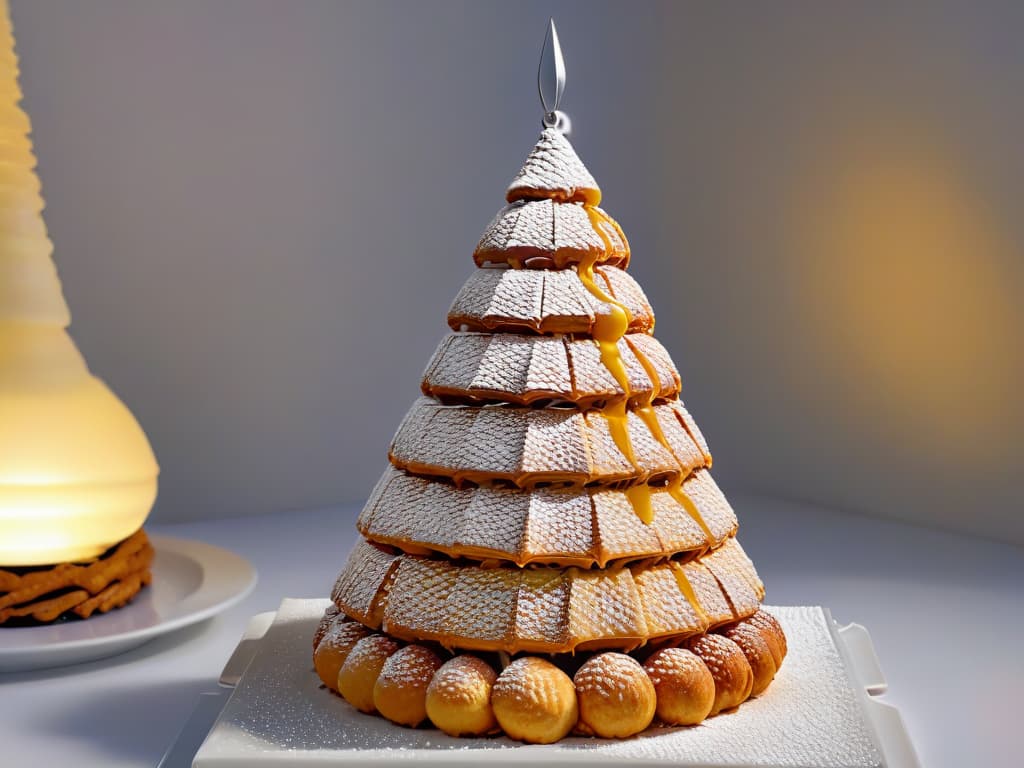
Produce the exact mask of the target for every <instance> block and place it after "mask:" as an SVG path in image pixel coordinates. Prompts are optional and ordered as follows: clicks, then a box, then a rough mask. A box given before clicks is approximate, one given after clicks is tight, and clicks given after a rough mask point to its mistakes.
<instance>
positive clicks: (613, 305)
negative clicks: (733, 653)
mask: <svg viewBox="0 0 1024 768" xmlns="http://www.w3.org/2000/svg"><path fill="white" fill-rule="evenodd" d="M583 209H584V210H585V211H586V212H587V217H588V218H589V219H590V226H591V227H592V228H593V230H594V232H596V233H597V236H598V237H600V238H601V241H602V243H604V247H605V252H606V253H612V250H613V247H612V243H611V239H610V238H609V237H608V234H607V233H606V232H605V231H604V225H609V224H610V225H611V226H613V227H615V229H616V231H617V232H618V233H619V236H620V238H622V241H623V242H625V237H624V235H623V234H622V230H621V229H619V228H618V224H616V223H615V222H613V221H612V220H611V219H610V218H608V217H607V216H603V215H602V214H601V212H600V211H598V210H597V209H596V208H595V207H594V206H592V205H584V206H583ZM598 256H599V254H597V253H594V254H588V255H587V257H586V258H584V259H583V260H581V261H580V262H579V264H578V265H577V268H576V272H577V274H578V275H579V277H580V280H581V281H582V282H583V285H584V287H585V288H586V289H587V291H588V292H589V293H590V294H591V295H592V296H593V297H594V298H596V299H597V300H598V301H601V302H602V303H604V304H605V305H606V306H607V307H608V308H609V311H607V312H605V313H599V314H597V315H596V317H595V318H594V327H593V330H592V335H593V337H594V340H595V341H597V343H598V347H599V348H600V351H601V362H602V363H603V364H604V367H605V368H607V369H608V372H609V373H611V375H612V378H614V379H615V381H616V382H617V383H618V385H619V386H620V387H622V391H623V392H624V393H625V397H623V399H622V400H621V402H619V403H614V404H612V405H609V406H607V407H606V408H604V409H603V410H602V412H601V415H602V416H603V417H604V418H605V420H606V421H607V422H608V430H609V432H610V433H611V436H612V439H613V440H614V441H615V445H616V447H617V448H618V449H619V451H620V452H621V453H622V455H623V456H625V457H626V459H627V460H628V461H629V463H630V464H632V465H633V467H634V468H635V469H637V470H638V471H639V470H640V467H639V466H638V464H637V461H636V454H635V453H634V451H633V442H632V440H631V439H630V436H629V428H628V423H629V422H628V404H629V400H630V398H631V397H632V396H633V395H634V392H633V389H632V387H631V386H630V382H629V375H628V373H627V372H626V364H625V362H624V361H623V360H622V353H621V352H620V351H619V341H620V340H621V339H622V337H623V336H625V335H626V331H627V330H629V323H630V320H631V318H630V314H629V310H628V309H627V308H626V306H625V305H624V304H623V303H622V302H620V301H618V300H616V299H615V298H613V297H612V296H610V295H609V294H608V293H607V292H606V291H604V290H602V289H601V288H600V287H599V286H598V284H597V282H596V280H595V277H594V265H595V264H596V262H597V259H598ZM633 354H634V355H635V356H636V358H637V360H639V361H640V365H641V366H642V367H643V369H644V371H645V372H646V373H647V376H648V378H649V379H650V380H651V385H652V386H651V391H650V394H648V395H645V399H644V400H643V401H642V402H641V403H640V404H638V406H637V408H636V413H637V415H638V416H639V417H640V418H641V419H642V420H643V422H644V424H645V425H646V426H647V428H648V429H649V430H650V432H651V434H652V435H653V436H654V439H655V440H657V441H658V443H660V444H661V445H662V446H663V447H664V448H665V450H667V451H668V452H669V453H670V454H672V453H673V451H672V448H671V446H670V445H669V444H668V440H667V439H666V438H665V433H664V431H663V430H662V428H661V424H659V423H658V417H657V414H655V412H654V407H653V405H652V402H653V400H654V392H655V387H656V386H657V381H658V373H657V371H656V370H655V368H654V365H653V364H652V363H651V361H650V360H648V359H647V357H646V356H645V355H643V354H642V353H641V352H640V351H639V350H637V349H633ZM682 486H683V477H682V476H680V477H679V478H678V479H677V480H674V481H673V482H672V483H670V484H669V486H668V492H669V495H670V496H672V498H673V499H675V500H676V502H678V503H679V504H680V505H681V506H682V507H683V509H685V510H686V512H687V514H689V515H690V517H692V518H693V520H694V522H696V523H697V525H699V526H700V528H701V530H702V531H703V532H704V535H705V536H706V537H707V540H708V542H709V543H710V542H712V541H713V540H714V536H713V535H712V533H711V529H710V528H709V527H708V525H707V523H706V522H705V521H704V518H703V517H702V516H701V514H700V510H698V509H697V505H696V504H694V503H693V499H691V498H690V497H689V495H687V493H686V492H685V491H684V490H683V487H682ZM626 497H627V498H628V499H629V503H630V504H631V505H632V506H633V511H634V513H635V514H636V516H637V517H639V518H640V519H641V520H642V521H643V522H644V523H645V524H648V525H649V524H650V523H651V521H652V520H653V519H654V510H653V507H652V504H651V489H650V486H649V485H647V484H646V483H641V484H638V485H635V486H633V487H631V488H629V489H627V490H626ZM683 578H684V579H685V576H684V577H683ZM688 586H689V582H687V587H688ZM680 588H682V587H680ZM684 592H685V590H684ZM691 594H692V590H691ZM689 598H690V595H687V599H689ZM690 602H693V600H691V601H690Z"/></svg>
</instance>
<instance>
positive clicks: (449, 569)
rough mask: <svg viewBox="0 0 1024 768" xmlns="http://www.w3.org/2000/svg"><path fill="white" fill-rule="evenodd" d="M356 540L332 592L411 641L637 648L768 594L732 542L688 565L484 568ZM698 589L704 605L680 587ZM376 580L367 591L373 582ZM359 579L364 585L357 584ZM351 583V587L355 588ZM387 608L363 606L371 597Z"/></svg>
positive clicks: (517, 647)
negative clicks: (391, 552) (386, 550)
mask: <svg viewBox="0 0 1024 768" xmlns="http://www.w3.org/2000/svg"><path fill="white" fill-rule="evenodd" d="M382 556H383V553H380V551H379V550H377V549H376V548H375V547H374V546H373V545H371V544H368V543H366V542H361V543H360V544H358V545H357V546H356V549H355V551H354V552H353V555H352V557H351V558H350V560H349V563H348V565H347V566H346V568H345V570H344V571H343V573H342V576H341V578H340V579H339V580H338V584H337V586H336V587H335V590H334V594H333V599H334V602H335V604H336V605H337V607H338V608H339V609H340V610H341V611H343V612H344V613H346V614H347V615H349V616H351V617H352V618H355V619H357V620H359V621H361V622H363V623H365V624H368V625H369V626H371V627H373V628H374V629H381V630H383V631H384V632H387V633H388V634H390V635H393V636H395V637H399V638H402V639H405V640H410V641H420V640H433V641H437V642H440V643H443V644H444V645H446V646H449V647H453V648H464V649H475V650H504V651H507V652H509V653H518V652H520V651H534V652H546V653H561V652H566V651H571V650H574V649H582V648H620V649H629V648H633V647H635V646H637V645H639V644H640V643H643V642H646V641H648V640H655V639H658V638H661V637H665V636H672V637H686V636H690V635H695V634H699V633H702V632H706V631H707V630H708V629H710V628H712V627H715V626H719V625H721V624H725V623H728V622H730V621H735V620H737V619H741V618H746V617H747V616H751V615H753V614H754V613H755V612H756V611H757V609H758V607H759V605H760V600H761V598H762V597H763V588H760V587H759V588H758V589H755V586H754V585H760V582H759V581H758V579H757V575H756V573H755V572H754V567H753V565H752V564H751V562H750V560H749V559H748V558H747V556H746V554H744V552H743V550H742V548H741V547H740V546H739V544H738V543H737V542H736V541H735V539H728V540H727V541H726V542H725V544H723V545H722V546H721V547H719V548H718V549H716V550H713V551H711V552H709V553H708V554H706V555H704V556H702V557H699V558H697V559H695V560H692V561H690V562H688V563H686V564H685V565H680V564H679V563H677V562H674V561H670V562H662V563H656V564H650V563H645V564H638V565H635V566H633V567H631V568H611V569H607V570H583V569H579V568H566V569H554V568H528V569H519V568H480V567H478V566H473V565H460V564H458V563H455V562H452V561H450V560H426V559H423V558H420V557H414V556H411V555H401V556H398V557H396V558H395V557H392V556H387V557H388V559H387V561H386V567H384V568H380V567H371V568H367V567H366V564H367V563H376V562H384V561H383V560H382V559H381V558H382ZM684 577H685V581H686V582H688V583H689V584H690V585H691V586H692V588H693V594H694V595H696V600H697V603H698V604H697V605H694V604H692V603H691V602H690V601H689V600H688V598H687V597H686V594H685V590H684V589H683V586H682V584H683V581H682V580H683V579H684ZM367 584H369V585H370V586H369V588H367V586H366V585H367ZM356 585H359V586H356ZM349 589H352V590H353V592H352V594H350V593H349V591H348V590H349ZM369 592H372V593H373V598H372V600H371V601H370V602H371V603H380V604H381V608H382V609H381V610H379V611H370V612H369V614H368V612H367V610H366V605H367V602H368V601H367V594H368V593H369Z"/></svg>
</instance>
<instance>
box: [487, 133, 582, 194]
mask: <svg viewBox="0 0 1024 768" xmlns="http://www.w3.org/2000/svg"><path fill="white" fill-rule="evenodd" d="M542 198H548V199H551V200H557V201H559V202H570V203H589V204H590V205H597V204H598V203H600V202H601V190H600V189H599V188H598V186H597V182H596V181H594V177H593V176H591V175H590V171H588V170H587V168H586V166H585V165H583V162H582V161H581V160H580V158H579V155H577V154H576V150H575V149H573V148H572V144H570V143H569V140H568V139H566V138H565V135H564V134H563V133H562V132H561V131H557V130H555V129H554V128H545V129H544V131H543V132H542V133H541V135H540V139H538V140H537V144H536V145H535V146H534V148H533V149H532V150H531V151H530V155H529V157H527V158H526V162H525V163H524V164H523V167H522V168H521V169H520V170H519V173H517V174H516V177H515V178H514V179H513V180H512V183H511V184H510V185H509V187H508V191H507V192H506V193H505V199H506V200H508V202H510V203H513V202H515V201H516V200H523V199H534V200H536V199H542Z"/></svg>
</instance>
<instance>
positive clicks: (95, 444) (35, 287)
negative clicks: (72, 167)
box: [0, 2, 159, 566]
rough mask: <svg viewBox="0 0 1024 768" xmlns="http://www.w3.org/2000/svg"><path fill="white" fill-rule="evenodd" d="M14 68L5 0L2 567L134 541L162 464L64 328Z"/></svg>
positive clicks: (1, 85)
mask: <svg viewBox="0 0 1024 768" xmlns="http://www.w3.org/2000/svg"><path fill="white" fill-rule="evenodd" d="M17 72H18V70H17V58H16V57H15V55H14V39H13V37H12V36H11V25H10V17H9V14H8V9H7V3H6V2H0V566H18V565H47V564H52V563H60V562H66V561H75V560H84V559H87V558H89V557H93V556H95V555H98V554H100V553H101V552H103V551H104V550H105V549H107V548H108V547H110V546H111V545H113V544H115V543H117V542H118V541H120V540H122V539H124V538H127V537H128V536H129V535H131V534H132V533H134V532H135V531H136V530H138V529H139V528H140V527H141V526H142V523H143V522H144V521H145V519H146V517H147V516H148V514H149V511H150V509H151V507H152V506H153V501H154V499H155V498H156V478H157V473H158V471H159V470H158V467H157V464H156V459H155V458H154V457H153V451H152V450H151V449H150V447H149V442H148V441H147V440H146V436H145V434H143V432H142V429H141V428H140V427H139V425H138V423H137V422H136V421H135V418H134V417H133V416H132V414H131V412H129V410H128V409H127V408H126V407H125V406H124V405H123V404H122V403H121V401H120V400H118V399H117V397H116V396H115V395H114V394H113V393H112V392H111V391H110V390H109V389H107V387H106V386H105V385H104V384H103V382H101V381H100V380H99V379H97V378H96V377H95V376H93V375H92V374H91V373H89V369H88V368H87V367H86V364H85V360H84V359H83V358H82V355H81V354H80V353H79V351H78V349H77V348H76V347H75V343H74V342H73V341H72V340H71V337H70V336H69V335H68V334H67V331H66V330H65V328H66V327H67V325H68V323H69V322H70V316H69V314H68V310H67V306H66V305H65V303H64V297H63V295H62V293H61V288H60V281H59V280H58V279H57V271H56V268H55V267H54V264H53V261H52V260H51V259H50V253H51V251H52V250H53V246H52V245H51V243H50V240H49V238H48V237H47V234H46V225H45V224H44V222H43V217H42V208H43V199H42V197H41V196H40V194H39V180H38V178H37V177H36V174H35V171H34V167H35V157H34V156H33V154H32V145H31V143H30V142H29V139H28V131H29V122H28V117H27V116H26V115H25V113H24V112H23V111H22V110H21V108H20V107H19V106H18V102H19V101H20V99H21V91H20V90H19V88H18V82H17Z"/></svg>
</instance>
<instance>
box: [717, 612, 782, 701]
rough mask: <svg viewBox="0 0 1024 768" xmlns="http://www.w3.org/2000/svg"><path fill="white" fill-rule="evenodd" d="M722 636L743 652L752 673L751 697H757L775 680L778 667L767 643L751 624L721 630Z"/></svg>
mask: <svg viewBox="0 0 1024 768" xmlns="http://www.w3.org/2000/svg"><path fill="white" fill-rule="evenodd" d="M721 633H722V635H723V636H725V637H728V638H729V639H730V640H732V641H733V642H734V643H736V645H738V646H739V647H740V650H741V651H743V655H744V656H746V657H747V663H748V664H750V670H751V672H753V673H754V684H753V686H752V687H751V689H750V695H751V696H757V695H758V694H760V693H762V692H763V691H764V689H765V688H767V687H768V685H769V684H770V683H771V681H772V680H774V679H775V673H776V671H778V667H777V666H776V664H775V657H774V655H773V654H772V651H771V648H770V647H769V646H768V641H767V640H766V639H765V636H764V633H762V631H761V629H760V628H758V627H757V626H755V625H753V624H749V623H747V622H745V621H741V622H739V623H738V624H733V625H732V626H731V627H727V628H726V629H723V630H722V632H721Z"/></svg>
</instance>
